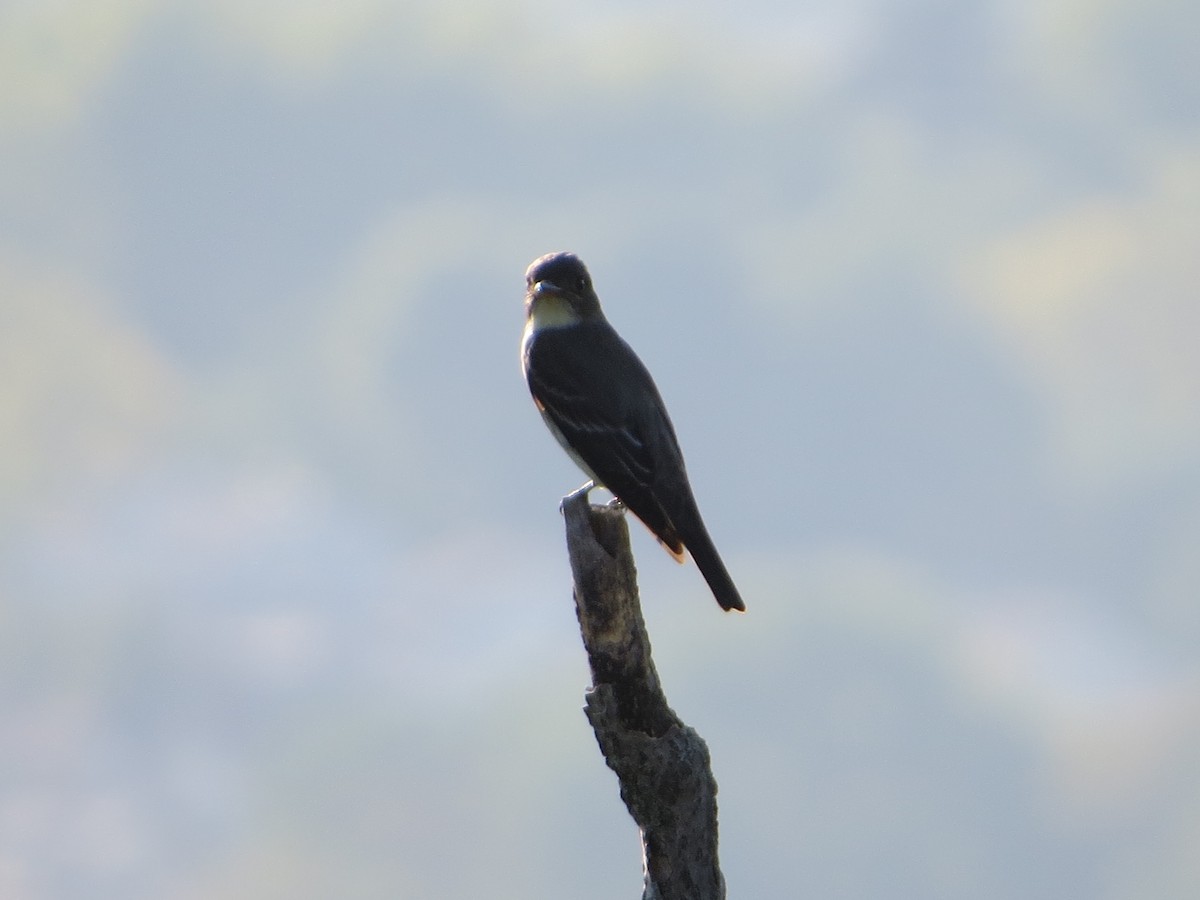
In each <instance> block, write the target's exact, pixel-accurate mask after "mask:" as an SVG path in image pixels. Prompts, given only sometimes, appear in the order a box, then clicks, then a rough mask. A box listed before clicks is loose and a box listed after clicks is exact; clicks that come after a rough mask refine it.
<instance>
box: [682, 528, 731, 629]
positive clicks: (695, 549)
mask: <svg viewBox="0 0 1200 900" xmlns="http://www.w3.org/2000/svg"><path fill="white" fill-rule="evenodd" d="M689 531H690V532H691V533H690V534H688V535H687V536H686V537H684V539H683V542H684V544H685V545H686V546H687V548H688V552H689V553H691V554H692V559H694V560H695V561H696V567H697V568H698V569H699V570H700V574H701V575H703V576H704V580H705V581H707V582H708V586H709V588H711V589H712V592H713V596H714V597H715V598H716V600H717V603H719V604H721V609H723V610H726V611H729V610H731V609H736V610H737V611H738V612H745V611H746V604H745V603H743V602H742V596H741V594H739V593H738V589H737V586H736V585H735V584H734V583H733V579H732V578H731V577H730V576H729V570H727V569H726V568H725V563H723V562H722V561H721V557H720V555H719V554H718V553H717V548H716V547H715V546H713V542H712V538H710V537H709V536H708V529H706V528H705V527H704V523H703V522H702V521H697V522H696V523H695V527H694V528H692V529H689Z"/></svg>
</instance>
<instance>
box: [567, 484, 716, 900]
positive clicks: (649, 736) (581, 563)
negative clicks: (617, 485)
mask: <svg viewBox="0 0 1200 900" xmlns="http://www.w3.org/2000/svg"><path fill="white" fill-rule="evenodd" d="M624 512H625V511H624V509H623V508H620V507H612V506H592V505H591V504H589V502H588V498H587V492H586V491H578V492H576V493H574V494H571V495H569V496H567V497H564V498H563V516H564V518H565V519H566V528H567V551H568V554H569V555H570V558H571V572H572V574H573V575H574V579H575V609H576V613H577V614H578V616H579V629H580V632H581V634H582V635H583V644H584V647H585V649H586V650H587V654H588V661H589V663H590V665H591V669H592V688H591V690H589V691H588V692H587V695H586V701H587V705H586V708H585V712H586V713H587V717H588V720H589V721H590V722H591V723H592V728H593V730H594V731H595V733H596V740H597V742H598V743H599V744H600V751H601V752H602V753H603V754H604V759H605V761H606V762H607V763H608V766H609V768H611V769H612V770H613V771H614V772H616V773H617V778H618V779H619V780H620V783H621V799H622V800H624V801H625V806H626V807H627V808H628V809H629V814H630V815H631V816H633V820H634V821H635V822H636V823H637V825H638V828H639V829H640V830H641V836H642V856H643V866H644V875H645V888H644V891H643V893H642V898H643V900H723V898H724V897H725V880H724V878H723V877H722V875H721V869H720V866H719V864H718V861H717V799H716V795H717V783H716V781H715V780H714V779H713V776H712V768H711V765H710V763H709V756H708V747H707V746H705V744H704V740H703V739H702V738H701V737H700V735H698V734H697V733H696V732H695V731H694V730H693V729H692V728H689V727H688V726H687V725H685V724H683V722H681V721H680V719H679V717H678V716H676V715H675V713H674V711H672V709H671V708H670V707H669V706H668V705H667V699H666V697H665V696H664V695H663V692H662V686H661V685H660V683H659V680H658V673H657V672H656V671H655V669H654V661H653V659H652V658H651V656H650V638H649V636H648V635H647V633H646V625H645V622H644V621H643V620H642V610H641V605H640V603H639V601H638V593H637V574H636V572H635V570H634V565H633V553H632V551H631V550H630V547H629V529H628V527H627V526H626V524H625V514H624Z"/></svg>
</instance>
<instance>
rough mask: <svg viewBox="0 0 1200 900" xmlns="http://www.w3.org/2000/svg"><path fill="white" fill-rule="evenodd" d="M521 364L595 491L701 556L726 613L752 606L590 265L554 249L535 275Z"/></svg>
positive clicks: (529, 279) (674, 545)
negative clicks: (724, 557)
mask: <svg viewBox="0 0 1200 900" xmlns="http://www.w3.org/2000/svg"><path fill="white" fill-rule="evenodd" d="M525 319H526V321H525V335H524V339H523V341H522V344H521V363H522V366H523V368H524V370H525V380H526V382H527V383H528V384H529V392H530V393H531V394H532V395H533V402H534V403H535V404H536V405H537V408H538V410H539V411H540V412H541V414H542V418H543V419H545V421H546V425H547V426H548V427H549V429H550V431H551V433H552V434H553V435H554V437H555V438H557V439H558V442H559V443H560V444H562V447H563V449H564V450H566V451H567V454H568V455H569V456H570V457H571V459H573V460H574V461H575V463H576V464H577V465H578V466H579V467H580V468H581V469H583V471H584V472H585V473H586V474H587V476H588V477H589V478H590V479H591V485H585V487H594V486H599V485H603V486H604V487H606V488H608V490H610V491H611V492H612V493H613V494H614V495H615V496H616V497H617V499H619V500H620V501H621V502H622V503H624V504H625V506H626V507H628V508H629V509H631V510H633V513H634V515H636V516H637V517H638V518H639V519H641V520H642V521H643V522H644V523H646V526H647V527H648V528H649V529H650V530H651V531H652V532H653V533H654V536H655V537H657V538H658V540H659V543H661V544H662V545H663V546H664V547H665V548H666V549H667V551H668V552H669V553H670V554H671V555H672V556H673V557H675V559H676V560H678V561H679V562H683V560H684V553H683V551H684V548H687V550H688V551H689V552H690V553H691V554H692V559H694V560H695V561H696V565H697V566H698V567H699V569H700V572H701V574H703V575H704V578H705V580H706V581H707V582H708V586H709V587H710V588H712V592H713V596H714V597H716V599H717V603H719V604H720V605H721V608H722V609H727V610H728V609H736V610H745V608H746V607H745V604H743V603H742V598H741V597H740V596H739V595H738V590H737V588H736V587H735V586H734V584H733V579H732V578H730V577H729V572H727V571H726V569H725V564H724V563H722V562H721V557H720V556H719V555H718V554H717V548H716V547H714V546H713V542H712V539H711V538H710V537H709V536H708V530H707V529H706V528H705V527H704V520H703V519H701V518H700V510H699V509H698V508H697V506H696V498H695V497H694V496H693V495H692V486H691V485H690V484H689V483H688V477H687V470H686V469H685V468H684V465H683V454H682V453H681V452H680V449H679V441H678V440H677V439H676V437H675V429H674V427H673V426H672V425H671V420H670V418H669V417H668V416H667V409H666V407H665V406H664V405H663V401H662V397H661V396H659V393H658V388H657V387H655V386H654V381H653V379H651V377H650V373H649V372H647V371H646V367H645V366H644V365H642V361H641V360H640V359H638V358H637V355H636V354H635V353H634V352H633V350H631V349H630V347H629V345H628V344H626V343H625V341H623V340H622V339H621V337H620V335H618V334H617V332H616V331H615V330H614V329H613V327H612V326H611V325H609V324H608V320H607V319H605V318H604V313H603V312H601V310H600V298H599V297H597V296H596V291H595V289H594V288H593V287H592V278H591V276H590V275H589V274H588V270H587V268H586V267H585V266H584V264H583V262H582V261H581V260H580V259H579V257H577V256H576V255H575V254H573V253H563V252H560V253H549V254H547V255H546V256H543V257H541V258H540V259H536V260H534V261H533V263H532V264H531V265H530V266H529V269H528V270H527V271H526V272H525Z"/></svg>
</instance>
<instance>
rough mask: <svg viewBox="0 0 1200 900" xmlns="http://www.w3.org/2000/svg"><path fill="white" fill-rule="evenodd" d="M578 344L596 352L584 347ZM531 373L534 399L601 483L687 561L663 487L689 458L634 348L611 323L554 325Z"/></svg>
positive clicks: (538, 345)
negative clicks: (649, 402)
mask: <svg viewBox="0 0 1200 900" xmlns="http://www.w3.org/2000/svg"><path fill="white" fill-rule="evenodd" d="M577 342H587V344H588V348H587V349H588V352H586V353H580V352H577V350H578V348H579V346H580V344H579V343H577ZM525 375H526V378H527V380H528V382H529V390H530V393H532V394H533V399H534V401H535V402H536V403H537V404H538V406H539V407H540V408H541V409H542V411H543V412H544V413H545V414H546V415H547V416H548V417H549V418H550V420H551V421H552V422H553V423H554V425H555V426H556V427H557V428H558V430H559V431H560V432H561V434H562V436H563V438H564V440H566V441H567V443H568V444H570V446H571V448H572V449H574V451H575V452H576V453H577V454H578V455H579V457H580V458H581V459H583V461H584V462H585V463H587V465H588V468H590V469H591V470H592V472H593V473H595V475H596V478H597V479H599V481H600V483H601V484H603V485H604V487H606V488H608V489H609V490H610V491H612V492H613V494H615V495H616V496H617V497H619V498H620V500H621V501H622V502H623V503H624V504H625V505H626V506H627V507H629V509H631V510H632V511H633V513H634V514H635V515H636V516H637V517H638V518H639V519H641V520H642V521H643V522H644V523H645V524H646V525H647V527H649V529H650V530H651V531H652V532H654V534H655V536H656V537H657V538H658V539H659V540H660V541H661V542H662V544H663V545H664V546H665V547H666V548H667V549H668V550H669V551H670V552H671V553H672V555H674V556H675V557H676V558H677V559H681V560H682V558H683V542H682V541H681V540H680V537H679V535H678V534H677V533H676V530H675V526H674V524H673V523H672V521H671V517H670V516H669V515H668V513H667V511H666V510H665V509H664V508H663V505H662V503H661V502H660V498H659V497H658V496H656V490H655V488H656V485H657V484H659V483H660V481H661V479H662V476H663V474H664V469H671V468H674V467H678V468H679V469H680V470H682V457H681V454H680V452H679V445H678V442H677V441H676V438H675V432H674V429H673V428H672V427H671V423H670V420H669V419H668V418H667V414H666V410H665V408H664V407H663V403H662V398H661V397H660V396H659V393H658V389H657V388H656V387H655V385H654V382H653V380H652V379H651V377H650V373H649V372H648V371H647V370H646V367H645V366H644V365H642V362H641V360H639V359H638V358H637V355H636V354H635V353H634V352H633V350H632V349H630V347H629V345H628V344H626V343H625V342H624V341H623V340H621V338H620V336H618V335H617V334H616V332H615V331H613V329H612V327H611V326H609V325H608V324H607V323H606V322H605V323H590V322H589V323H584V324H580V325H575V326H572V327H569V328H561V329H550V330H547V331H545V332H543V333H541V334H539V335H537V337H536V338H535V339H534V340H533V342H532V344H531V346H530V347H529V351H528V356H527V358H526V365H525ZM614 384H617V385H618V387H617V388H616V389H614V387H613V385H614ZM647 396H649V397H651V398H652V399H653V401H654V405H653V406H652V407H650V408H647V406H646V404H645V397H647Z"/></svg>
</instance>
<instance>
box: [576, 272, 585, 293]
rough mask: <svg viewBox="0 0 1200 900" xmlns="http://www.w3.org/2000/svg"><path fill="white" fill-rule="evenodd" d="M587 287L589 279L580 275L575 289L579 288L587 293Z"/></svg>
mask: <svg viewBox="0 0 1200 900" xmlns="http://www.w3.org/2000/svg"><path fill="white" fill-rule="evenodd" d="M587 286H588V282H587V278H585V277H584V276H582V275H580V276H579V277H578V278H576V279H575V287H576V288H578V289H579V290H581V291H585V290H587Z"/></svg>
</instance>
